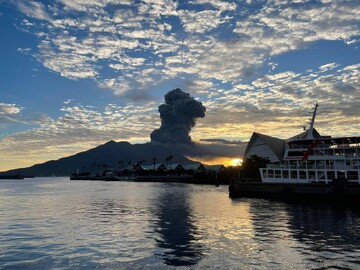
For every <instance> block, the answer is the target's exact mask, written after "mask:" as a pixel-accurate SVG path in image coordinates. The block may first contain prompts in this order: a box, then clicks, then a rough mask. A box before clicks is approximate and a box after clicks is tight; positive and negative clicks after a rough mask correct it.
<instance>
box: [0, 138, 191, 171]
mask: <svg viewBox="0 0 360 270" xmlns="http://www.w3.org/2000/svg"><path fill="white" fill-rule="evenodd" d="M169 156H173V157H172V163H181V164H184V165H187V164H192V163H195V162H194V161H192V160H190V159H188V158H186V157H185V156H183V155H179V154H177V153H175V152H174V151H173V150H172V149H171V148H167V147H165V146H164V145H161V144H157V143H144V144H130V143H129V142H115V141H109V142H107V143H105V144H103V145H100V146H97V147H95V148H92V149H90V150H87V151H84V152H80V153H77V154H75V155H72V156H69V157H65V158H60V159H58V160H50V161H47V162H44V163H41V164H36V165H33V166H31V167H27V168H19V169H13V170H9V171H6V172H2V173H1V174H7V175H16V174H21V175H25V176H28V175H33V176H51V175H54V174H55V175H56V176H69V175H70V174H71V173H74V172H76V171H77V170H79V171H80V172H91V173H99V171H100V170H103V169H105V168H122V169H125V168H126V167H127V166H129V165H131V164H134V163H137V162H143V163H144V164H152V163H153V162H154V161H153V159H154V158H155V159H156V163H164V164H166V163H168V161H166V159H167V158H168V157H169Z"/></svg>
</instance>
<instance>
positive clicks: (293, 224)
mask: <svg viewBox="0 0 360 270" xmlns="http://www.w3.org/2000/svg"><path fill="white" fill-rule="evenodd" d="M246 201H248V202H250V213H251V216H252V217H251V219H252V223H253V228H254V232H255V233H254V238H255V239H261V241H259V242H258V243H259V246H258V250H259V254H258V255H259V260H258V262H259V264H260V265H271V263H272V262H276V264H277V265H278V266H281V268H283V269H291V268H293V267H294V266H296V267H298V269H310V268H311V269H356V268H358V265H359V263H360V260H359V257H358V256H359V235H360V218H359V210H358V209H351V208H346V209H344V208H341V207H335V206H329V205H321V204H318V205H316V204H314V205H311V204H305V203H294V204H286V203H283V202H277V201H268V200H259V199H249V200H246ZM274 247H276V252H274V251H275V250H274ZM279 254H281V256H280V255H279ZM274 267H275V265H274Z"/></svg>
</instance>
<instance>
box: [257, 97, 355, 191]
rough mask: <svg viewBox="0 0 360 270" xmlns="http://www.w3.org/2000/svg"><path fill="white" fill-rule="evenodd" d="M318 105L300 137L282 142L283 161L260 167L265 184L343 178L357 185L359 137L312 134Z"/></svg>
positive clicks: (315, 181)
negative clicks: (308, 125) (307, 128)
mask: <svg viewBox="0 0 360 270" xmlns="http://www.w3.org/2000/svg"><path fill="white" fill-rule="evenodd" d="M317 108H318V104H315V108H314V111H313V117H312V119H311V123H310V128H309V130H308V131H307V132H305V133H304V134H303V136H296V137H295V138H291V139H289V140H287V141H285V151H284V156H283V159H282V161H280V162H273V163H270V164H268V166H267V167H266V168H261V169H260V174H261V179H262V181H263V182H265V183H328V182H330V181H332V180H334V179H346V180H347V181H348V182H349V183H351V182H353V183H359V184H360V137H359V136H355V137H339V138H331V137H330V136H314V133H315V132H314V131H315V129H314V123H315V116H316V112H317Z"/></svg>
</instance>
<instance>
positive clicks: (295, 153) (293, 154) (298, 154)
mask: <svg viewBox="0 0 360 270" xmlns="http://www.w3.org/2000/svg"><path fill="white" fill-rule="evenodd" d="M303 155H304V152H302V151H289V153H288V156H290V157H301V156H303Z"/></svg>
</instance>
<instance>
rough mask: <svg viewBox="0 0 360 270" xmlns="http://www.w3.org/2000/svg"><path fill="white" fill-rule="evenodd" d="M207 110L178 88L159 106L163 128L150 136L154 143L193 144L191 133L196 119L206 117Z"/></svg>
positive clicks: (166, 96) (168, 94)
mask: <svg viewBox="0 0 360 270" xmlns="http://www.w3.org/2000/svg"><path fill="white" fill-rule="evenodd" d="M205 111H206V108H205V107H204V106H203V105H202V103H201V102H199V101H196V100H195V99H194V98H193V97H191V96H190V95H189V94H188V93H185V92H183V91H182V90H181V89H179V88H177V89H174V90H172V91H170V92H168V93H167V94H166V95H165V104H162V105H160V106H159V113H160V118H161V127H160V128H158V129H155V130H154V131H153V132H151V134H150V138H151V141H152V142H159V143H183V144H191V143H192V142H191V137H190V136H189V133H190V131H191V129H192V128H193V127H194V126H195V124H196V119H197V118H199V117H201V118H203V117H204V116H205Z"/></svg>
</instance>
